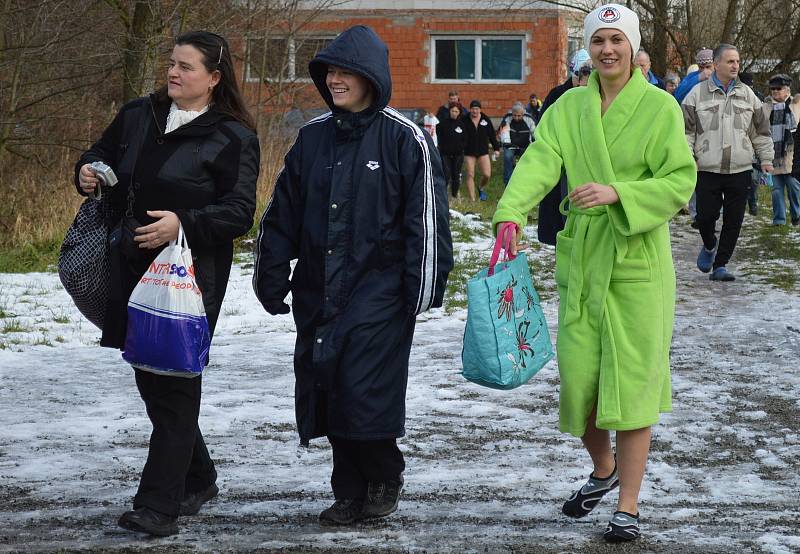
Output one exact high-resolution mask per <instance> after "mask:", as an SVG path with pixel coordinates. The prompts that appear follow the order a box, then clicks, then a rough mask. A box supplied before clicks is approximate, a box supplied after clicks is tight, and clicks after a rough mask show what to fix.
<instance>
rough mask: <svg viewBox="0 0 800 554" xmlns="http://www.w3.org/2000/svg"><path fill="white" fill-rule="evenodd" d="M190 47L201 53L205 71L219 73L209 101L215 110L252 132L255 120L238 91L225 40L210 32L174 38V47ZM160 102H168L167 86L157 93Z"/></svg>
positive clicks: (185, 34) (192, 33) (228, 48)
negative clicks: (217, 81)
mask: <svg viewBox="0 0 800 554" xmlns="http://www.w3.org/2000/svg"><path fill="white" fill-rule="evenodd" d="M186 44H188V45H190V46H194V47H195V48H197V49H198V50H199V51H200V53H202V54H203V65H204V66H205V68H206V71H208V72H209V73H213V72H214V71H219V73H220V79H219V83H217V85H216V86H215V87H214V89H213V90H212V92H211V101H212V102H213V104H214V108H215V109H216V110H217V111H218V112H220V113H223V114H227V115H229V116H231V117H233V118H234V119H236V120H237V121H239V122H240V123H241V124H242V125H244V126H246V127H249V128H250V129H252V130H255V128H256V125H255V120H254V119H253V116H252V115H251V114H250V110H248V109H247V105H246V104H245V101H244V98H243V97H242V93H241V91H240V90H239V84H238V80H237V79H236V73H235V71H234V67H233V59H232V58H231V49H230V46H228V41H227V40H225V37H223V36H221V35H218V34H216V33H212V32H210V31H189V32H186V33H183V34H181V35H179V36H178V37H177V38H176V39H175V45H176V46H183V45H186ZM156 95H157V97H158V98H159V100H167V99H168V97H167V87H166V85H165V86H163V87H162V88H160V89H159V90H158V91H157V92H156Z"/></svg>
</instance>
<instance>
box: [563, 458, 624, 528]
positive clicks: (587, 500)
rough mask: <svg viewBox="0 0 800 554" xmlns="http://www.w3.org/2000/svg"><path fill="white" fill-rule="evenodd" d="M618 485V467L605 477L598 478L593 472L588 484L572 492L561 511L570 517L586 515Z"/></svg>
mask: <svg viewBox="0 0 800 554" xmlns="http://www.w3.org/2000/svg"><path fill="white" fill-rule="evenodd" d="M618 486H619V476H618V475H617V468H616V467H614V471H613V473H611V475H609V476H608V477H606V478H605V479H598V478H597V477H595V476H594V473H592V474H591V475H589V480H588V481H586V484H584V485H583V486H582V487H581V488H580V489H578V490H576V491H575V492H574V493H572V496H570V497H569V500H567V501H566V502H564V506H563V507H562V508H561V512H562V513H563V514H564V515H565V516H569V517H574V518H579V517H584V516H586V515H588V514H589V512H591V511H592V510H594V507H595V506H597V504H598V502H600V499H601V498H603V497H604V496H605V495H606V493H608V492H609V491H612V490H614V489H615V488H617V487H618Z"/></svg>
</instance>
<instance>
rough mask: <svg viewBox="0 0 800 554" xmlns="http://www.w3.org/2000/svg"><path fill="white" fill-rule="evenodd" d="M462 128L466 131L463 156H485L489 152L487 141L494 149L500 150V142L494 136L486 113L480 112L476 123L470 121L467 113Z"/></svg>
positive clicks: (492, 126)
mask: <svg viewBox="0 0 800 554" xmlns="http://www.w3.org/2000/svg"><path fill="white" fill-rule="evenodd" d="M463 121H464V130H465V131H466V132H467V144H466V146H465V147H464V155H465V156H476V157H480V156H485V155H486V154H488V153H489V146H488V144H487V142H489V143H491V145H492V148H493V149H494V150H500V143H499V142H498V140H497V136H495V131H494V125H492V120H491V119H489V118H488V117H486V114H483V113H482V114H481V119H480V121H478V124H477V125H475V124H474V123H472V119H471V118H470V116H469V114H467V115H466V116H465V117H464V118H463Z"/></svg>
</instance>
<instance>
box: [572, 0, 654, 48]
mask: <svg viewBox="0 0 800 554" xmlns="http://www.w3.org/2000/svg"><path fill="white" fill-rule="evenodd" d="M600 29H617V30H618V31H621V32H622V33H623V34H624V35H625V36H626V37H627V39H628V42H630V43H631V60H633V58H634V57H635V56H636V52H638V51H639V45H640V44H641V42H642V35H641V34H640V33H639V16H638V15H636V13H635V12H634V11H632V10H630V9H628V8H626V7H625V6H620V5H619V4H603V5H602V6H600V7H599V8H597V9H595V10H594V11H593V12H591V13H589V15H587V16H586V19H584V20H583V43H584V45H585V48H586V49H587V50H588V49H589V43H590V41H591V40H592V35H594V34H595V33H596V32H597V31H599V30H600Z"/></svg>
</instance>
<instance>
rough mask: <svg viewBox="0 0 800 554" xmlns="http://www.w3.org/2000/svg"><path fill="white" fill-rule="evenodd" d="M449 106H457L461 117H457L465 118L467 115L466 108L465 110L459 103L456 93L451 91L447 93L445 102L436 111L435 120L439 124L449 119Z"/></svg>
mask: <svg viewBox="0 0 800 554" xmlns="http://www.w3.org/2000/svg"><path fill="white" fill-rule="evenodd" d="M451 104H458V109H459V111H460V112H461V115H460V116H459V117H467V114H469V112H468V111H467V108H465V107H464V104H462V103H461V100H460V97H459V95H458V91H457V90H451V91H450V92H448V93H447V102H446V103H445V104H443V105H441V106H439V109H438V110H437V111H436V119H438V120H439V123H441V122H442V121H445V120H447V119H448V118H449V117H450V105H451Z"/></svg>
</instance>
